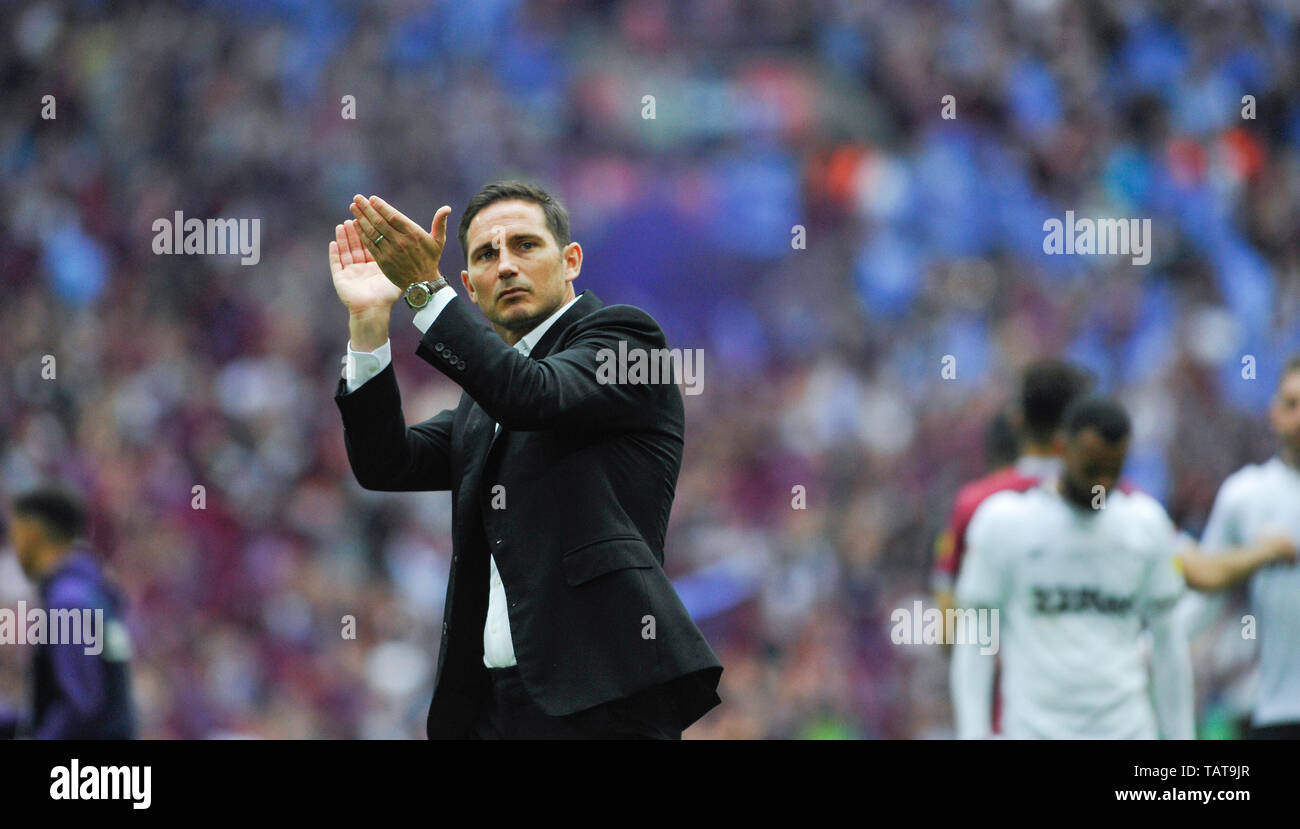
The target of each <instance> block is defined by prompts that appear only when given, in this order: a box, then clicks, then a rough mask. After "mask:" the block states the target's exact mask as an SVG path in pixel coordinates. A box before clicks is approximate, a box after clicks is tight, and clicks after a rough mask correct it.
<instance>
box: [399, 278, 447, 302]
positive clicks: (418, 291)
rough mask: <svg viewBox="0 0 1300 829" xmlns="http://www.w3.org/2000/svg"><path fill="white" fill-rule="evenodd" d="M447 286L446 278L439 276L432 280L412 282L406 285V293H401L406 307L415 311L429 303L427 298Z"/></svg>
mask: <svg viewBox="0 0 1300 829" xmlns="http://www.w3.org/2000/svg"><path fill="white" fill-rule="evenodd" d="M445 287H447V278H446V277H444V276H440V277H438V278H437V279H435V280H434V281H433V282H412V283H411V284H410V285H407V286H406V293H404V294H402V299H404V300H406V305H407V307H408V308H412V309H414V310H416V311H418V310H420V309H421V308H423V307H424V306H426V305H428V304H429V298H430V297H432V296H433V295H434V294H436V293H437V292H438V291H440V290H441V289H443V288H445Z"/></svg>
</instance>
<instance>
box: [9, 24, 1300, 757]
mask: <svg viewBox="0 0 1300 829" xmlns="http://www.w3.org/2000/svg"><path fill="white" fill-rule="evenodd" d="M1297 47H1300V21H1298V20H1297V11H1296V8H1295V6H1294V5H1293V4H1290V3H1286V2H1256V1H1254V0H1252V1H1250V2H1247V1H1246V0H1235V1H1234V2H1196V3H1180V2H1151V1H1149V0H1125V1H1124V2H1114V3H1109V2H1068V3H1067V2H1058V1H1057V0H1001V2H992V0H990V1H989V2H982V1H981V0H965V1H963V0H952V1H951V2H925V3H913V2H901V1H899V2H891V0H865V1H862V0H818V1H816V2H789V0H742V1H741V2H729V0H680V1H677V0H674V1H673V2H667V0H623V2H559V0H545V2H527V1H526V0H483V1H482V2H474V3H453V2H426V0H398V1H397V2H391V3H379V2H371V3H345V2H325V1H324V0H256V2H253V0H228V2H218V1H217V0H190V2H184V3H171V2H167V3H162V2H121V3H111V4H110V3H103V2H91V1H89V0H87V2H71V0H68V1H67V2H54V1H53V0H43V2H35V3H29V4H23V5H22V6H21V7H19V8H16V9H13V10H12V11H11V14H10V25H9V26H8V27H7V30H6V32H5V34H4V35H3V36H0V74H3V77H4V84H3V92H2V93H0V95H2V97H0V100H2V101H3V104H4V112H5V117H4V118H3V120H2V121H0V194H3V206H2V207H0V260H3V262H4V266H3V269H0V330H2V331H4V336H3V337H0V381H2V385H0V388H3V390H4V391H3V393H0V496H2V495H8V494H11V493H15V492H18V491H21V490H23V489H25V488H28V487H30V486H34V485H36V484H38V483H40V482H42V481H44V480H46V479H57V480H59V481H63V482H65V483H67V484H69V485H71V486H73V487H75V488H77V489H78V490H79V491H80V492H81V493H82V494H83V495H84V496H85V497H86V499H87V503H88V506H89V507H90V509H91V532H90V539H91V542H92V544H93V545H94V546H95V548H96V549H97V550H99V551H100V552H101V553H103V554H104V555H105V556H106V558H107V559H108V561H109V562H110V563H111V567H112V570H113V571H114V572H115V574H116V577H117V579H118V581H119V582H120V583H121V584H122V586H123V587H124V589H125V591H126V593H127V595H128V596H129V597H130V600H131V607H130V612H129V618H130V628H131V631H132V634H133V637H134V644H135V683H136V693H137V697H138V702H139V706H140V722H141V731H142V734H143V735H144V736H147V737H161V738H171V737H183V738H199V737H267V738H281V737H361V738H388V737H420V736H423V734H424V716H425V713H426V710H427V705H428V700H429V695H430V693H431V690H432V680H433V670H434V667H435V666H436V664H437V661H436V660H437V654H436V648H437V645H438V632H439V630H440V623H441V605H442V600H443V595H444V591H445V588H446V583H445V580H446V576H447V570H448V563H449V562H448V559H449V555H450V497H449V495H447V494H445V493H439V494H430V493H406V494H390V493H376V492H368V491H365V490H363V489H361V488H360V487H359V486H358V485H357V484H356V482H355V480H354V479H353V477H352V475H351V472H350V469H349V467H348V462H347V458H346V454H345V451H344V444H343V436H342V427H341V421H340V418H339V415H338V412H337V411H336V409H335V406H334V402H333V396H334V393H335V390H336V385H337V382H338V379H339V372H340V360H341V358H342V356H343V354H344V350H345V346H346V343H347V317H346V311H345V310H344V309H343V307H342V305H341V304H340V303H339V301H338V298H337V296H336V295H335V293H334V290H333V287H332V285H331V282H330V277H329V271H328V267H327V262H326V247H327V244H328V242H329V241H330V239H331V238H332V235H333V231H332V229H333V226H334V224H336V223H338V222H340V221H343V220H345V219H347V218H349V214H348V212H347V203H348V201H349V200H350V198H351V197H352V195H353V194H354V193H362V194H366V195H369V194H372V193H374V194H379V195H382V196H383V197H384V198H385V199H387V200H388V201H389V202H391V203H392V204H394V205H396V206H397V207H398V208H399V209H401V210H403V211H404V212H405V213H407V214H408V215H410V216H411V217H413V218H415V219H416V220H417V221H421V222H423V223H426V224H427V223H428V222H429V221H430V220H431V219H432V216H433V213H434V211H435V210H436V209H437V207H438V206H439V205H441V204H444V203H446V204H450V205H452V207H453V209H454V210H455V212H454V213H453V216H452V221H453V222H455V221H457V220H458V219H459V215H460V210H461V209H462V208H463V205H464V203H465V201H466V200H467V199H468V198H469V196H471V195H472V194H473V193H474V192H476V191H477V190H478V189H479V188H480V187H481V186H482V185H483V184H485V183H487V182H489V181H492V180H496V179H501V178H511V177H523V178H527V179H531V180H535V181H537V182H538V183H540V184H541V185H542V186H543V187H545V188H547V189H548V190H550V191H551V192H552V193H553V194H555V195H556V196H558V197H559V198H560V199H561V200H562V201H563V202H564V203H565V205H566V206H567V207H568V209H569V212H570V217H571V221H572V230H573V237H574V239H575V240H576V241H578V242H579V243H581V244H582V245H583V248H584V251H585V258H584V268H583V273H582V276H581V277H580V279H579V281H578V283H577V288H578V290H583V289H590V290H592V291H594V292H595V293H596V294H597V295H598V296H599V297H600V298H601V299H602V300H603V301H604V302H606V303H630V304H633V305H638V306H640V307H642V308H644V309H646V310H647V311H649V312H650V313H651V314H653V315H654V316H655V317H656V319H657V320H658V321H659V322H660V324H661V325H662V326H663V328H664V330H665V331H666V332H667V335H668V338H669V342H670V345H672V346H675V347H682V348H702V349H703V350H704V355H705V371H704V390H703V393H702V394H700V395H698V396H688V397H686V398H685V400H686V406H687V446H686V451H685V458H684V464H683V468H682V473H681V477H680V480H679V483H678V489H677V498H676V503H675V506H674V510H673V515H672V523H671V525H670V530H669V537H668V543H667V550H666V552H667V557H666V566H667V569H668V572H669V575H670V576H672V577H673V578H674V580H675V581H676V582H677V583H678V585H679V587H680V590H681V593H682V595H683V598H684V600H685V601H686V602H687V604H688V606H689V607H690V608H691V609H692V611H693V612H694V613H695V615H696V616H697V618H698V619H699V620H700V624H701V628H702V629H703V630H704V632H705V634H706V635H707V636H708V637H709V639H710V642H712V643H713V645H714V649H715V651H717V653H718V655H719V657H720V658H721V660H722V662H723V664H724V666H725V671H724V674H723V678H722V686H721V688H720V694H721V696H722V697H723V700H724V704H723V705H722V706H720V707H719V708H717V709H715V710H714V711H713V712H711V713H710V714H709V715H707V716H706V717H705V718H704V719H703V720H702V721H701V722H700V723H699V724H697V725H696V726H694V727H693V728H691V729H690V730H689V731H688V732H687V737H688V738H690V737H696V738H701V737H703V738H716V737H726V738H835V737H864V738H909V737H910V738H926V737H942V736H946V735H950V734H951V733H952V724H951V711H950V704H949V699H948V692H947V667H946V654H945V653H944V652H943V651H942V649H940V648H936V647H933V646H930V647H926V646H900V645H895V644H893V643H891V641H890V636H889V632H890V621H889V617H890V613H891V611H892V610H893V609H894V608H896V607H911V603H912V601H913V600H914V599H924V600H926V601H927V602H928V600H929V585H928V583H927V579H928V576H929V573H930V566H931V561H932V548H933V542H934V538H935V536H936V535H937V533H938V532H939V531H940V529H941V528H942V526H943V524H944V523H945V521H946V519H947V513H948V510H949V508H950V505H951V498H952V495H953V493H954V492H955V491H956V489H957V488H958V487H959V486H960V485H961V484H962V483H964V482H966V481H968V480H970V479H972V478H974V477H976V476H978V475H980V474H982V473H983V472H984V471H986V467H987V463H986V457H985V452H984V448H983V445H982V439H983V435H984V431H985V427H986V425H987V423H988V422H989V420H990V419H991V418H993V417H994V416H995V415H996V414H997V413H998V412H999V411H1000V410H1002V409H1003V408H1004V407H1005V406H1006V405H1007V403H1008V401H1009V400H1010V399H1011V396H1012V393H1013V389H1014V385H1015V380H1016V375H1017V372H1018V370H1019V369H1020V368H1021V367H1022V366H1023V365H1024V364H1025V363H1026V362H1028V361H1029V360H1031V359H1033V358H1035V357H1039V356H1044V355H1060V356H1064V357H1068V358H1070V359H1073V360H1076V361H1078V362H1079V363H1080V364H1082V365H1084V366H1086V367H1088V368H1089V369H1091V370H1092V371H1093V372H1094V373H1095V374H1096V375H1097V376H1098V377H1099V378H1100V381H1101V386H1102V388H1103V389H1104V390H1106V391H1109V392H1113V393H1116V394H1118V395H1120V396H1121V397H1122V399H1123V400H1124V401H1125V402H1126V404H1127V405H1128V406H1129V409H1130V412H1131V414H1132V415H1133V418H1134V423H1135V435H1134V442H1133V447H1132V450H1131V453H1130V461H1129V466H1128V469H1127V477H1128V478H1129V479H1130V480H1131V481H1132V482H1133V483H1134V484H1135V485H1136V486H1138V487H1140V488H1142V489H1144V490H1146V491H1148V492H1150V493H1151V494H1153V495H1154V496H1156V497H1157V498H1159V499H1160V500H1161V501H1162V502H1163V503H1164V504H1165V505H1166V507H1167V509H1168V510H1169V512H1170V514H1171V516H1172V517H1173V519H1174V520H1175V522H1176V523H1177V524H1178V525H1179V526H1180V527H1182V528H1183V529H1185V530H1186V531H1187V532H1188V533H1190V535H1191V536H1192V537H1195V536H1197V535H1198V534H1199V532H1200V529H1201V526H1202V524H1203V522H1204V520H1205V517H1206V515H1207V513H1208V510H1209V507H1210V504H1211V501H1212V499H1213V496H1214V493H1215V491H1216V489H1217V487H1218V485H1219V484H1220V483H1221V482H1222V480H1223V479H1224V477H1226V476H1227V475H1228V474H1229V473H1230V472H1232V471H1234V470H1235V469H1237V468H1239V467H1240V466H1242V465H1244V464H1246V463H1248V462H1255V461H1259V460H1263V459H1265V458H1267V457H1268V456H1269V454H1270V453H1271V452H1272V443H1271V440H1270V437H1269V435H1268V432H1267V428H1266V422H1265V420H1264V417H1263V412H1264V407H1265V405H1266V402H1267V399H1268V396H1269V394H1270V393H1271V391H1272V389H1273V384H1274V382H1275V380H1276V377H1277V371H1278V369H1279V368H1280V365H1281V362H1282V360H1283V358H1284V357H1285V355H1287V354H1288V353H1291V352H1293V351H1296V350H1300V325H1298V324H1297V311H1300V275H1298V269H1300V234H1298V233H1297V227H1298V224H1300V223H1298V221H1297V220H1298V218H1300V164H1298V162H1300V153H1298V145H1300V89H1298V87H1300V66H1298V65H1297V62H1300V48H1297ZM44 96H53V98H52V100H53V103H54V107H55V110H54V112H55V117H54V118H46V117H42V110H43V108H45V107H46V104H47V103H48V102H47V101H46V100H45V99H44ZM347 96H351V98H348V97H347ZM945 96H952V98H951V102H952V106H951V109H950V112H949V114H951V115H954V116H955V117H952V118H945V117H943V115H944V111H943V110H944V100H945ZM1245 96H1250V97H1248V98H1247V97H1245ZM349 106H350V107H351V114H354V115H355V117H345V116H346V115H347V114H349V113H348V108H349ZM651 116H653V117H651ZM178 210H179V211H183V212H184V214H185V215H186V216H187V217H202V218H217V217H222V218H258V219H260V220H261V245H262V250H261V253H260V261H259V262H258V264H256V265H253V266H244V265H241V264H240V263H239V257H238V256H235V255H226V256H221V255H209V256H198V255H193V256H163V255H156V254H155V253H154V252H153V249H152V240H153V235H154V233H153V230H152V226H153V222H154V221H155V220H156V219H159V218H170V217H171V216H172V215H173V214H174V213H175V211H178ZM1067 210H1073V211H1075V212H1076V214H1078V215H1081V216H1084V215H1090V216H1123V217H1141V218H1149V219H1151V223H1152V226H1153V234H1154V244H1153V255H1152V259H1151V262H1150V264H1149V265H1146V266H1144V267H1135V266H1133V265H1131V264H1130V263H1129V258H1128V257H1126V256H1123V257H1115V256H1092V257H1087V256H1049V255H1046V254H1045V253H1044V252H1043V238H1044V232H1043V222H1044V220H1045V219H1047V218H1053V217H1055V218H1063V217H1064V214H1065V212H1066V211H1067ZM453 226H454V225H453ZM463 261H464V259H463V252H462V251H460V250H459V249H458V248H457V246H456V245H455V244H451V245H449V246H448V250H447V251H446V253H445V254H444V258H443V265H442V270H443V272H444V273H446V274H456V273H458V272H459V270H460V269H461V267H462V266H463ZM408 316H409V314H408V313H406V310H405V309H404V308H403V307H401V306H398V307H397V308H396V309H395V311H394V314H393V318H394V319H393V326H392V338H393V344H394V349H393V356H394V361H395V368H396V371H397V376H398V380H399V384H400V387H401V389H402V392H403V402H404V409H405V412H406V416H407V420H408V423H413V422H416V421H419V420H423V419H425V418H427V417H430V416H432V415H433V414H435V413H437V412H438V411H440V410H441V409H443V408H446V407H449V406H453V405H455V402H456V400H457V399H458V397H459V394H460V392H459V389H458V388H457V387H456V386H455V385H454V384H453V383H451V381H449V380H448V379H446V378H445V377H444V376H443V375H442V374H440V373H439V372H437V371H435V370H433V369H432V367H430V366H429V365H428V364H426V363H424V362H423V361H422V360H421V359H419V358H418V357H416V356H415V353H414V352H415V346H416V343H417V342H418V335H419V332H418V331H417V330H416V329H415V328H414V326H412V325H411V324H410V323H409V321H408ZM946 358H951V359H950V360H947V359H946ZM945 364H949V365H952V366H953V367H955V376H954V375H953V374H952V373H951V372H949V373H947V376H945V373H944V372H943V368H944V365H945ZM51 367H52V368H51ZM51 371H52V372H53V376H51ZM30 596H31V586H30V585H27V584H26V583H25V582H24V581H23V579H22V576H21V573H20V572H19V570H18V567H17V565H16V563H15V562H14V561H13V556H12V555H10V554H8V553H7V552H5V553H4V554H3V555H0V605H5V606H12V605H13V604H14V602H16V601H17V600H18V599H19V598H23V597H30ZM349 617H350V618H351V619H352V620H354V621H355V638H348V637H347V635H346V634H347V630H348V625H347V620H348V618H349ZM1236 629H1237V628H1234V627H1233V623H1232V622H1231V621H1230V613H1229V614H1226V615H1225V616H1224V618H1223V619H1221V620H1219V621H1218V622H1217V623H1215V624H1212V625H1211V626H1210V627H1209V628H1207V629H1206V631H1205V632H1204V633H1203V634H1202V635H1201V636H1200V637H1198V640H1197V643H1196V651H1195V652H1196V669H1197V694H1198V702H1199V705H1198V712H1199V714H1200V724H1201V729H1202V733H1203V735H1204V736H1231V735H1232V734H1234V733H1236V732H1235V728H1236V727H1237V723H1238V721H1239V719H1240V717H1241V715H1242V714H1243V712H1244V711H1246V710H1247V709H1248V703H1249V699H1248V694H1249V687H1250V654H1249V652H1248V650H1243V643H1242V642H1241V641H1240V640H1239V638H1238V639H1234V637H1233V635H1232V634H1233V631H1234V630H1236ZM23 651H24V649H23V648H18V647H10V648H0V697H3V698H7V699H8V700H9V701H10V702H16V701H18V699H19V698H20V696H21V664H22V662H23V660H24V659H25V656H26V655H25V653H24V652H23Z"/></svg>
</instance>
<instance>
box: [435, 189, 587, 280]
mask: <svg viewBox="0 0 1300 829" xmlns="http://www.w3.org/2000/svg"><path fill="white" fill-rule="evenodd" d="M515 199H518V200H519V201H526V202H532V203H533V204H536V205H538V206H539V207H541V208H542V215H544V216H545V217H546V229H547V230H549V231H551V236H552V237H554V239H555V243H556V244H557V245H559V247H560V248H561V249H563V248H565V247H567V246H568V244H569V242H570V241H572V240H571V239H570V238H569V211H567V210H565V209H564V205H562V204H560V202H559V200H558V199H556V198H555V197H554V196H552V195H551V194H550V193H547V192H546V191H545V190H543V189H542V188H540V187H537V186H535V185H532V184H529V183H527V182H524V181H514V180H512V181H495V182H493V183H491V184H488V185H486V186H485V187H484V188H483V189H482V190H480V191H478V192H477V193H475V194H474V197H473V198H471V199H470V200H469V204H467V205H465V213H464V214H463V215H462V216H461V217H460V230H459V231H458V232H457V234H456V235H457V238H459V239H460V249H461V250H462V251H464V253H465V267H466V268H468V267H469V240H468V237H469V223H470V222H472V221H473V220H474V217H475V216H477V215H478V212H479V211H480V210H482V209H483V208H485V207H487V206H488V205H489V204H493V203H494V202H499V201H510V200H515Z"/></svg>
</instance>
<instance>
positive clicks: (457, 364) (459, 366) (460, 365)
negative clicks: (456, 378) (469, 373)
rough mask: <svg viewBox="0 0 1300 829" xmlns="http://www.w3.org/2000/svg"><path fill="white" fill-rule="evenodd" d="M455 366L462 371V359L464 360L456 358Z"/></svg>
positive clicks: (463, 368)
mask: <svg viewBox="0 0 1300 829" xmlns="http://www.w3.org/2000/svg"><path fill="white" fill-rule="evenodd" d="M456 368H458V369H460V370H461V371H464V370H465V361H464V360H458V361H457V362H456Z"/></svg>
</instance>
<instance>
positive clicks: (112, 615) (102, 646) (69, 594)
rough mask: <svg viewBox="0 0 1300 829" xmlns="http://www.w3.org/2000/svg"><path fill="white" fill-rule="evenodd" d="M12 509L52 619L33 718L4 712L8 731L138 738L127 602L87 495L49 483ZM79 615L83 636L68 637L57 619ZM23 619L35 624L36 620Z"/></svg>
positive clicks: (22, 555) (40, 651) (37, 657)
mask: <svg viewBox="0 0 1300 829" xmlns="http://www.w3.org/2000/svg"><path fill="white" fill-rule="evenodd" d="M12 513H13V520H12V522H11V524H10V527H9V536H10V540H11V543H12V545H13V548H14V550H15V552H16V553H17V554H18V562H19V564H20V565H21V566H22V568H23V572H24V573H25V574H26V575H27V578H28V579H30V580H31V581H32V582H34V583H35V584H36V585H37V587H38V589H39V593H40V598H41V609H42V610H43V612H44V614H45V618H46V619H48V620H49V622H48V629H47V630H46V631H45V634H44V635H43V636H41V637H40V638H41V639H42V640H43V641H39V642H37V643H35V644H34V646H33V649H34V653H33V657H32V667H31V672H32V676H31V683H30V688H31V700H30V705H31V709H30V711H29V712H27V714H26V718H25V721H24V719H23V718H22V717H20V716H19V715H17V714H12V713H11V714H8V715H4V716H0V736H7V737H13V736H30V737H32V738H34V739H48V740H96V739H99V740H103V739H132V738H134V737H135V734H136V722H135V708H134V705H133V703H132V699H131V682H130V672H129V666H128V660H129V657H130V640H129V637H128V635H127V633H126V628H125V626H124V625H123V624H122V614H123V611H124V602H123V600H122V597H121V594H120V593H119V592H118V590H117V589H116V588H115V587H114V586H113V585H112V584H110V583H109V581H108V580H107V579H106V578H105V575H104V572H103V569H102V568H101V566H100V564H99V562H98V561H97V560H96V558H95V556H94V555H93V553H92V552H91V551H90V549H89V547H88V546H87V545H86V544H85V543H84V539H83V534H84V532H85V528H86V516H85V510H84V508H83V507H82V504H81V502H80V500H79V499H78V498H77V497H76V496H75V495H73V494H72V493H70V492H67V491H66V490H64V489H62V488H59V487H43V488H40V489H36V490H33V491H31V492H27V493H24V494H22V495H19V496H18V497H16V498H15V499H14V501H13V507H12ZM23 615H30V612H29V613H28V614H23ZM74 616H75V617H77V621H78V622H79V623H80V624H79V625H72V624H69V625H68V626H67V627H65V628H63V629H62V631H63V632H64V633H66V632H68V631H69V630H73V631H79V635H78V636H76V637H75V638H77V639H78V640H79V641H75V642H68V641H62V639H61V638H60V637H58V636H56V625H55V620H56V618H57V619H59V620H61V621H66V620H70V619H73V617H74ZM81 620H84V622H81ZM15 623H16V624H18V625H28V624H29V619H18V618H16V619H15ZM56 639H58V640H59V641H55V640H56Z"/></svg>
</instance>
